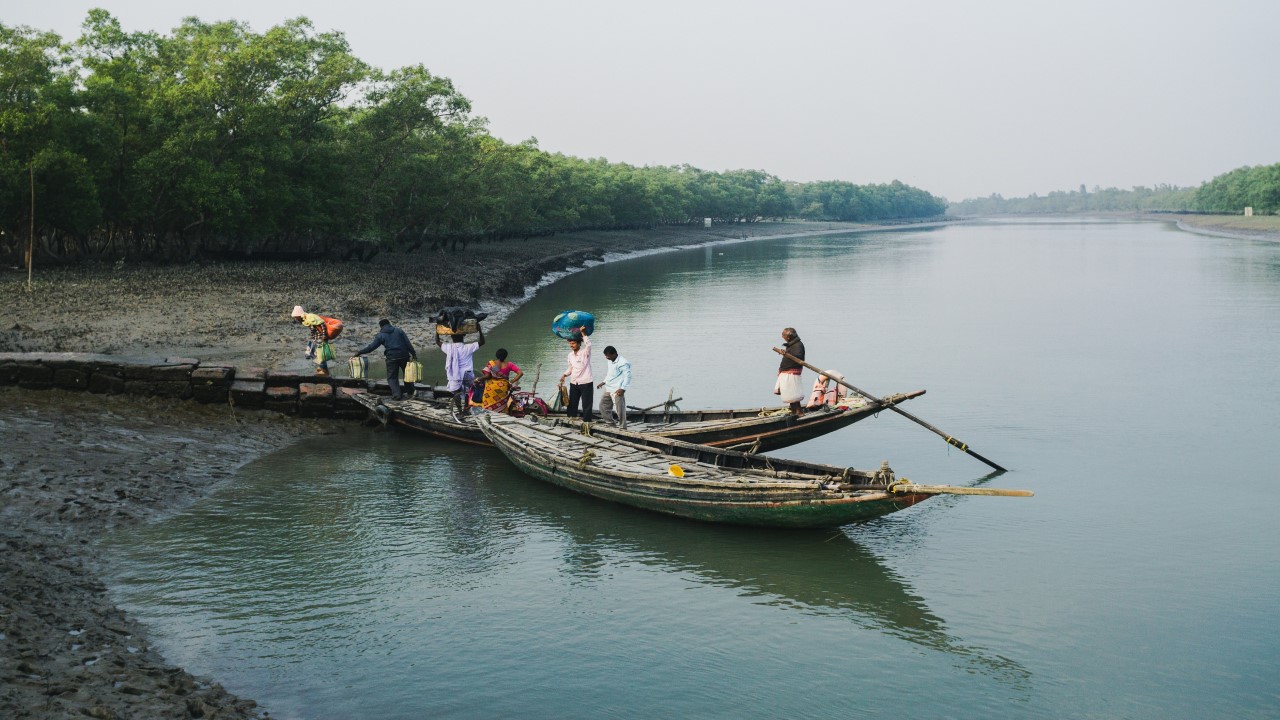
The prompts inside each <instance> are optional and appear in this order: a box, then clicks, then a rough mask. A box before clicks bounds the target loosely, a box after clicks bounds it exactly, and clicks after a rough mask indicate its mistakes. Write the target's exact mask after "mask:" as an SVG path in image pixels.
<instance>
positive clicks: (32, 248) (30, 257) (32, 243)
mask: <svg viewBox="0 0 1280 720" xmlns="http://www.w3.org/2000/svg"><path fill="white" fill-rule="evenodd" d="M27 169H28V170H29V172H30V176H31V231H30V233H29V234H28V235H27V292H31V264H32V262H34V261H35V257H36V163H35V161H34V160H32V161H31V164H30V165H28V166H27Z"/></svg>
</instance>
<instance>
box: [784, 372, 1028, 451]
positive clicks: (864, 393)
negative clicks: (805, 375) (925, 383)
mask: <svg viewBox="0 0 1280 720" xmlns="http://www.w3.org/2000/svg"><path fill="white" fill-rule="evenodd" d="M773 351H774V352H776V353H778V354H779V355H781V356H783V357H785V358H787V359H789V360H791V361H792V362H795V363H799V364H800V365H803V366H804V367H807V368H809V369H810V370H812V371H814V372H816V373H818V374H819V375H821V376H823V377H827V378H831V379H832V380H835V381H836V382H838V383H840V384H841V385H843V386H845V387H847V388H849V389H850V390H852V391H854V392H856V393H858V394H859V395H861V396H863V397H865V398H866V399H868V400H872V401H874V402H884V401H883V400H881V399H880V398H878V397H876V396H875V395H872V394H871V393H869V392H867V391H865V390H860V389H858V388H856V387H854V386H852V385H850V384H849V383H847V382H845V381H844V380H841V379H840V378H837V377H832V376H831V375H828V374H827V373H826V372H825V371H823V370H819V369H818V368H816V367H814V366H812V365H810V364H809V363H807V362H805V361H803V360H801V359H800V358H798V357H796V356H794V355H792V354H791V353H789V352H787V351H786V350H783V349H782V348H774V349H773ZM889 409H890V410H892V411H894V412H896V413H898V414H899V415H901V416H902V417H904V418H906V419H908V420H910V421H912V422H914V423H916V424H917V425H920V426H922V427H925V428H928V429H929V430H932V431H933V432H935V433H937V434H938V435H939V436H940V437H942V438H943V439H944V440H946V441H947V444H948V445H950V446H951V447H954V448H956V449H958V450H959V451H960V452H962V453H965V454H967V455H972V456H974V457H975V458H977V459H978V460H981V461H982V462H984V463H986V464H987V465H990V466H991V467H993V468H995V469H996V470H999V471H1000V472H1007V471H1006V470H1005V469H1004V468H1002V467H1000V466H999V465H997V464H996V463H994V462H992V461H990V460H988V459H986V458H984V457H982V456H981V455H979V454H978V453H977V451H975V450H973V449H972V448H970V447H969V446H968V445H967V444H965V443H962V442H960V441H959V440H957V439H955V438H954V437H952V436H951V435H948V434H946V433H944V432H942V431H941V430H939V429H938V428H936V427H934V426H932V425H930V424H929V423H927V422H925V421H924V420H921V419H920V418H918V417H916V416H915V415H912V414H911V413H909V412H907V411H906V410H903V409H901V408H899V407H898V406H897V405H890V406H889Z"/></svg>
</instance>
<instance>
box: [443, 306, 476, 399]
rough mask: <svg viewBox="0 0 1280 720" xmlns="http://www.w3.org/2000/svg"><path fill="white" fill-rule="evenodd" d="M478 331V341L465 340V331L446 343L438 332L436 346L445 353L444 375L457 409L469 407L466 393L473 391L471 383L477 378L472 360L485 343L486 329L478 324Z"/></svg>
mask: <svg viewBox="0 0 1280 720" xmlns="http://www.w3.org/2000/svg"><path fill="white" fill-rule="evenodd" d="M476 331H477V332H478V333H479V334H480V339H479V341H477V342H465V340H466V339H467V336H466V334H465V333H457V334H454V335H453V336H452V338H451V339H452V340H453V342H451V343H444V342H441V341H440V335H439V333H437V334H436V347H438V348H440V351H441V352H443V353H444V376H445V379H446V380H447V381H448V388H447V389H448V390H449V392H451V393H453V402H454V409H455V410H459V411H461V410H465V409H466V407H467V402H466V395H467V393H469V392H471V383H473V382H475V379H476V368H475V365H474V363H473V362H472V357H474V356H475V354H476V350H479V349H480V346H481V345H484V329H482V328H481V327H480V326H479V323H477V324H476Z"/></svg>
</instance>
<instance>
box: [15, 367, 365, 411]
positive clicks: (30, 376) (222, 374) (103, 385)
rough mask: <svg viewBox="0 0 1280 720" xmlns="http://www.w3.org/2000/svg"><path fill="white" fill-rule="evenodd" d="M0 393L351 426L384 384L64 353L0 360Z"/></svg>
mask: <svg viewBox="0 0 1280 720" xmlns="http://www.w3.org/2000/svg"><path fill="white" fill-rule="evenodd" d="M0 385H17V386H18V387H20V388H24V389H27V390H48V389H51V388H58V389H62V390H84V391H87V392H91V393H98V394H128V395H141V396H147V397H162V398H173V399H181V400H186V399H194V400H196V401H198V402H201V403H208V404H213V403H223V404H230V405H232V406H235V407H241V408H247V409H263V410H270V411H274V412H278V413H282V414H286V415H298V416H301V417H312V418H324V417H330V418H351V419H359V418H364V417H366V415H367V411H366V410H365V409H364V407H363V406H361V405H360V404H359V403H357V402H356V401H355V399H354V397H355V396H356V395H359V394H361V393H366V392H377V393H380V394H386V393H387V385H386V381H372V380H363V379H354V378H338V377H326V376H321V375H304V374H299V373H293V372H279V371H274V370H268V369H266V368H256V367H251V368H236V367H231V366H227V365H202V364H201V362H200V360H198V359H196V358H184V357H167V358H146V357H121V356H115V355H99V354H94V353H63V352H51V353H0Z"/></svg>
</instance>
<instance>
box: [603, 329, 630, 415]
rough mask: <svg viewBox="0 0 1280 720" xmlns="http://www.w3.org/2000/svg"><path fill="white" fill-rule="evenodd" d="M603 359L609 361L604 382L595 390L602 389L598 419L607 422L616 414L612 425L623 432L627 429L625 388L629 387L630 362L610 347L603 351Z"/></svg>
mask: <svg viewBox="0 0 1280 720" xmlns="http://www.w3.org/2000/svg"><path fill="white" fill-rule="evenodd" d="M604 358H605V360H608V361H609V366H608V368H606V369H605V371H604V382H602V383H598V384H597V385H596V389H597V390H599V389H602V388H603V389H604V394H602V395H601V396H600V419H601V420H603V421H604V422H609V421H611V420H612V419H613V413H614V412H615V410H616V412H617V413H618V420H617V422H615V423H614V424H615V425H617V426H618V427H620V428H622V429H623V430H626V429H627V398H626V392H627V388H629V387H631V362H630V361H629V360H627V359H626V358H624V357H622V356H621V355H619V354H618V351H617V350H616V349H614V347H613V346H612V345H610V346H608V347H606V348H605V349H604Z"/></svg>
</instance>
